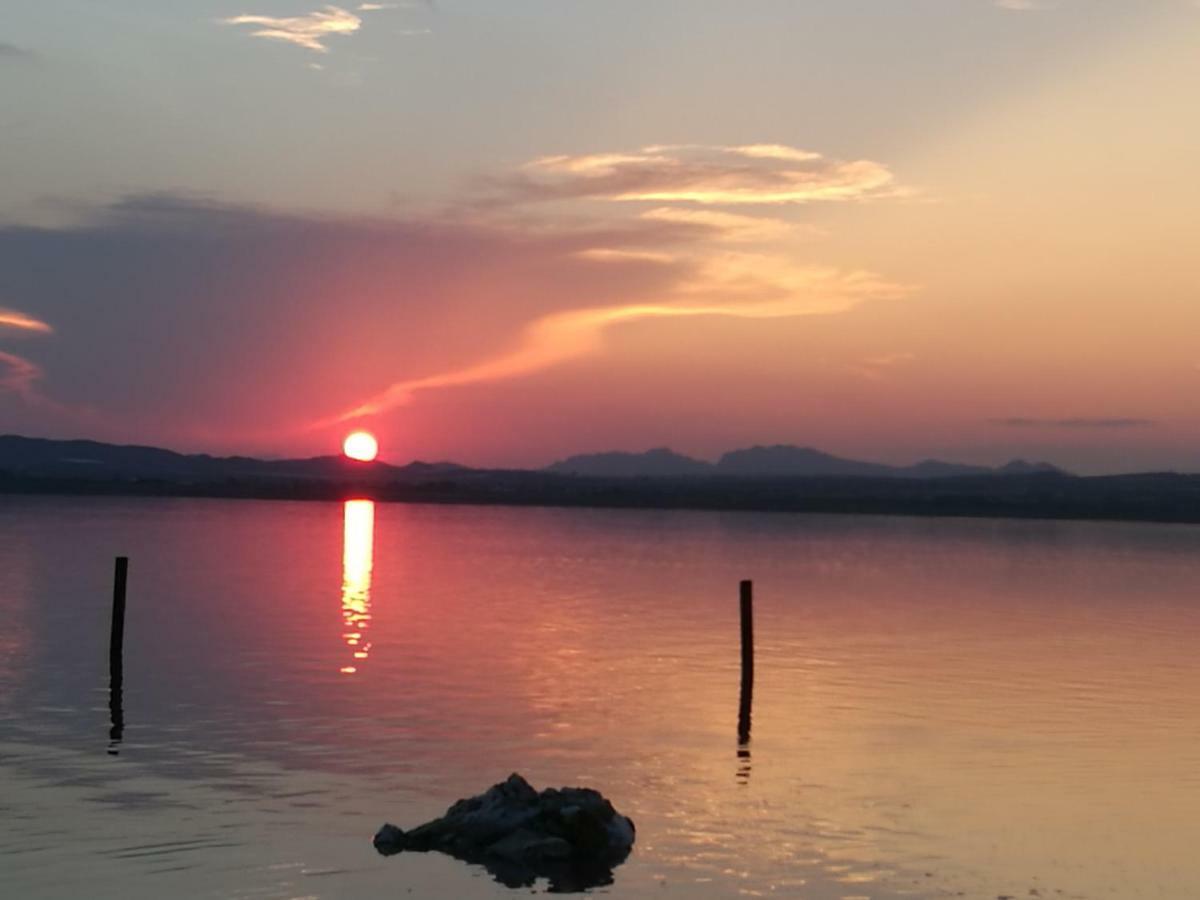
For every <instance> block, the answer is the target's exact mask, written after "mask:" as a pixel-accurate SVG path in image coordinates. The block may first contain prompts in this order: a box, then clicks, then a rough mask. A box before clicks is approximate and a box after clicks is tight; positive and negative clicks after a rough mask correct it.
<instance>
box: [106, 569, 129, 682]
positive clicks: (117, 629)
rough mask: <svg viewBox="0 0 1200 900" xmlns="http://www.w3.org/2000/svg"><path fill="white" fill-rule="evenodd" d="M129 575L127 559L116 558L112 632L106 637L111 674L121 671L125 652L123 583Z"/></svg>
mask: <svg viewBox="0 0 1200 900" xmlns="http://www.w3.org/2000/svg"><path fill="white" fill-rule="evenodd" d="M128 575H129V557H128V556H118V557H117V563H116V567H115V569H114V570H113V605H112V631H110V632H109V636H108V667H109V670H110V671H111V672H119V671H120V669H121V655H122V653H123V652H124V650H125V582H126V580H127V578H128Z"/></svg>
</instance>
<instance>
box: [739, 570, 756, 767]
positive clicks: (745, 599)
mask: <svg viewBox="0 0 1200 900" xmlns="http://www.w3.org/2000/svg"><path fill="white" fill-rule="evenodd" d="M740 594H741V596H740V600H741V614H742V689H741V694H740V700H739V703H738V741H739V742H741V743H743V744H744V743H746V742H747V741H749V740H750V709H751V706H752V705H753V703H754V582H752V581H743V582H742V583H741V586H740Z"/></svg>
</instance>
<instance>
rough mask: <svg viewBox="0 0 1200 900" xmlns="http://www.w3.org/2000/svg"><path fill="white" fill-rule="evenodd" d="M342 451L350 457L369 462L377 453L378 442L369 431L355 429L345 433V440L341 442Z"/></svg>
mask: <svg viewBox="0 0 1200 900" xmlns="http://www.w3.org/2000/svg"><path fill="white" fill-rule="evenodd" d="M342 452H343V453H345V454H346V456H348V457H349V458H350V459H356V460H358V461H359V462H371V461H372V460H374V459H375V457H376V456H378V455H379V442H378V441H377V440H375V435H373V434H371V433H370V432H369V431H356V432H354V433H353V434H348V435H346V440H345V441H343V442H342Z"/></svg>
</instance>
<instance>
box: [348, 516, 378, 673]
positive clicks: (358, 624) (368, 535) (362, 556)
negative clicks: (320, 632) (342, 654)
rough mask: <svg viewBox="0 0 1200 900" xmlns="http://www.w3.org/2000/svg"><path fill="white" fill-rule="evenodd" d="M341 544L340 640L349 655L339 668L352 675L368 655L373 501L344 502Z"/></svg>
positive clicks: (373, 541) (372, 554) (373, 552)
mask: <svg viewBox="0 0 1200 900" xmlns="http://www.w3.org/2000/svg"><path fill="white" fill-rule="evenodd" d="M344 517H345V531H344V537H343V541H342V628H343V631H342V639H343V640H344V641H345V642H346V646H347V647H349V648H350V652H351V653H352V654H353V656H352V660H353V661H352V662H351V663H349V664H347V665H344V666H342V668H341V672H342V674H344V675H353V674H354V673H355V672H357V671H358V667H359V665H361V664H362V663H363V662H365V661H366V659H367V657H368V656H369V655H370V653H371V641H370V640H369V639H368V636H367V631H368V629H369V628H370V627H371V570H372V568H373V567H374V564H375V502H374V501H373V500H347V501H346V505H345V512H344Z"/></svg>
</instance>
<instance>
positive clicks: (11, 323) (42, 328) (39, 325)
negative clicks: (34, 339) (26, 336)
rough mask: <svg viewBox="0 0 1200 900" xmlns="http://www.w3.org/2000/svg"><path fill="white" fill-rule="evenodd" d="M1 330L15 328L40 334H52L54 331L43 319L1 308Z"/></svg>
mask: <svg viewBox="0 0 1200 900" xmlns="http://www.w3.org/2000/svg"><path fill="white" fill-rule="evenodd" d="M0 328H15V329H17V330H19V331H35V332H38V333H40V334H50V333H52V332H53V331H54V329H53V328H51V327H50V326H49V325H47V324H46V323H45V322H43V321H42V320H41V319H35V318H34V317H33V316H28V315H26V314H25V313H23V312H18V311H17V310H15V309H5V308H4V307H3V306H0Z"/></svg>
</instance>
